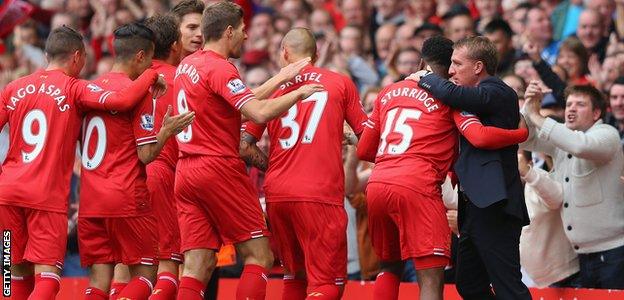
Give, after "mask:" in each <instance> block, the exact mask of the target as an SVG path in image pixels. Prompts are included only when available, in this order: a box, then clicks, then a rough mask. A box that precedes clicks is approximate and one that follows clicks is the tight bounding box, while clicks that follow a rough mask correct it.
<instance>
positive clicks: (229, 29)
mask: <svg viewBox="0 0 624 300" xmlns="http://www.w3.org/2000/svg"><path fill="white" fill-rule="evenodd" d="M233 35H234V27H232V25H228V27H227V28H226V29H225V36H227V38H228V39H231V38H232V36H233Z"/></svg>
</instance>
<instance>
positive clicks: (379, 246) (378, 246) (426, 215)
mask: <svg viewBox="0 0 624 300" xmlns="http://www.w3.org/2000/svg"><path fill="white" fill-rule="evenodd" d="M366 201H367V207H368V228H369V231H370V234H371V241H372V243H373V248H374V249H375V253H376V254H377V256H379V258H380V259H381V260H382V261H387V262H394V261H399V260H407V259H409V258H413V259H414V262H415V263H416V269H423V268H425V267H427V268H432V267H443V266H446V265H447V264H448V258H449V257H450V247H451V229H450V227H449V225H448V221H447V219H446V208H445V207H444V203H443V202H442V196H441V195H425V194H421V193H417V192H415V191H413V190H411V189H408V188H405V187H402V186H398V185H389V184H383V183H369V184H368V186H367V187H366ZM432 256H433V260H434V261H437V263H432V262H431V260H432ZM435 256H442V257H445V258H446V259H444V260H440V259H437V260H436V259H435ZM436 264H437V265H436ZM419 265H420V266H419ZM432 265H434V266H432Z"/></svg>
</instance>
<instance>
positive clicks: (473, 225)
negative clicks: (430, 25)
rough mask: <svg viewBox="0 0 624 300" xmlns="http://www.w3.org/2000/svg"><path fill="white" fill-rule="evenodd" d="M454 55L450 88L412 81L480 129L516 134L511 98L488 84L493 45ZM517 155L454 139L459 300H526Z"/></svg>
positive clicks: (463, 48)
mask: <svg viewBox="0 0 624 300" xmlns="http://www.w3.org/2000/svg"><path fill="white" fill-rule="evenodd" d="M453 48H454V51H453V56H452V58H451V61H452V62H451V67H450V69H449V75H450V76H451V78H450V81H448V80H446V79H444V78H442V77H440V76H437V75H435V74H431V73H429V74H424V76H423V74H422V73H421V74H418V73H417V74H416V75H414V76H412V77H411V78H412V79H415V80H417V81H419V85H420V86H421V87H422V88H424V89H426V90H427V91H429V93H430V94H432V95H433V96H434V97H436V98H437V99H439V100H441V101H442V102H444V103H445V104H447V105H449V106H451V107H453V108H456V109H461V110H463V111H467V112H471V113H474V114H476V115H477V116H478V117H479V119H480V120H481V122H482V123H483V124H484V125H486V126H496V127H500V128H506V129H513V128H517V126H518V123H519V119H520V114H519V108H518V97H517V95H516V93H515V92H514V90H513V89H511V88H510V87H509V86H507V85H506V84H505V83H503V82H502V81H501V80H500V79H498V78H496V77H494V76H493V75H494V74H495V72H496V66H497V54H496V48H495V47H494V45H493V44H492V43H491V42H490V41H488V40H487V39H486V38H484V37H472V38H467V39H463V40H460V41H458V42H457V43H456V44H455V45H454V46H453ZM421 76H422V77H421ZM517 152H518V146H517V145H516V146H512V147H507V148H503V149H500V150H483V149H478V148H475V147H474V146H472V145H471V144H470V143H469V142H468V141H467V140H466V139H465V138H464V137H461V138H460V154H459V158H458V160H457V162H456V164H455V172H456V173H457V175H458V177H459V182H460V191H461V192H460V201H459V227H460V238H459V245H458V250H457V251H458V252H457V253H458V261H457V278H456V279H457V283H456V284H457V290H458V292H459V293H460V295H461V296H462V297H463V298H464V299H478V300H482V299H531V295H530V293H529V290H528V289H527V287H526V286H525V285H524V284H523V283H522V281H521V278H522V274H521V273H520V254H519V242H520V232H521V230H522V226H524V225H527V224H528V223H529V217H528V214H527V209H526V205H525V203H524V193H523V188H522V183H521V182H520V175H519V174H518V159H517ZM490 283H491V284H492V286H493V288H494V293H495V294H496V296H494V294H493V293H492V289H491V288H490Z"/></svg>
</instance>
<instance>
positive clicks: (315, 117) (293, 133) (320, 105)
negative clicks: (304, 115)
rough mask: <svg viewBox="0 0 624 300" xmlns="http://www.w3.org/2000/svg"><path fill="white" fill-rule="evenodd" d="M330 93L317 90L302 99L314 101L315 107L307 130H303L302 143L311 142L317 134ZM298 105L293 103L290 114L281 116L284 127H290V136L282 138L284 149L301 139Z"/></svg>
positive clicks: (280, 140) (304, 101)
mask: <svg viewBox="0 0 624 300" xmlns="http://www.w3.org/2000/svg"><path fill="white" fill-rule="evenodd" d="M327 98H328V94H327V91H322V92H316V93H314V94H312V95H310V96H309V97H308V98H305V99H303V100H301V102H302V103H306V102H312V101H313V102H314V108H313V109H312V114H311V115H310V120H309V121H308V124H307V125H306V127H305V131H304V132H303V137H302V138H301V143H302V144H311V143H312V141H313V140H314V135H315V134H316V129H317V128H318V125H319V121H320V120H321V116H322V115H323V111H324V110H325V105H326V104H327ZM297 113H298V112H297V105H293V106H292V107H291V108H290V109H289V110H288V114H287V115H286V116H285V117H283V118H281V119H280V121H281V124H282V128H290V136H289V137H287V138H280V139H279V142H280V146H282V149H284V150H286V149H290V148H292V147H294V146H295V144H296V143H297V141H298V140H299V135H300V133H301V124H299V123H297V120H296V118H297Z"/></svg>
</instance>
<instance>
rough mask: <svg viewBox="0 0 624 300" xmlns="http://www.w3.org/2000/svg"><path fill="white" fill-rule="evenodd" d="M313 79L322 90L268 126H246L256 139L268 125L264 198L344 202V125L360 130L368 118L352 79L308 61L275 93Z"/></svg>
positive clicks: (277, 94) (277, 93) (272, 199)
mask: <svg viewBox="0 0 624 300" xmlns="http://www.w3.org/2000/svg"><path fill="white" fill-rule="evenodd" d="M311 83H317V84H322V85H323V87H324V88H325V90H324V91H322V92H317V93H314V94H312V95H311V96H310V97H308V98H306V99H303V100H301V101H299V102H297V104H295V105H294V106H292V107H291V108H290V109H289V110H288V112H285V113H284V114H283V115H282V116H281V118H279V119H275V120H273V121H271V122H269V123H267V124H266V125H257V124H253V123H251V122H249V123H248V124H247V125H246V128H245V130H246V131H247V132H249V133H250V134H252V135H254V136H255V137H256V139H258V140H259V139H260V137H261V136H262V133H263V131H264V128H265V126H266V127H267V128H268V133H269V136H270V138H271V143H270V144H271V147H270V150H269V169H268V170H267V172H266V177H265V184H264V191H265V193H266V197H267V201H268V202H276V201H315V202H322V203H330V204H338V205H343V203H344V170H343V168H342V140H343V136H344V135H343V130H344V127H343V125H344V122H345V120H346V121H347V123H348V124H349V125H350V126H351V128H352V129H353V131H354V132H355V133H356V134H360V133H361V132H362V130H363V129H364V122H366V119H367V117H366V114H365V113H364V109H363V108H362V104H361V103H360V97H359V95H358V91H357V88H356V87H355V85H354V84H353V82H352V81H351V79H349V78H348V77H346V76H343V75H340V74H338V73H335V72H332V71H329V70H326V69H321V68H317V67H314V66H311V65H310V66H308V67H306V68H304V69H303V70H302V71H301V72H300V73H299V75H297V76H296V77H295V78H294V79H292V80H291V81H289V82H287V83H285V84H284V85H282V86H281V87H280V89H279V90H278V91H277V92H276V93H275V95H274V97H278V96H281V95H284V94H286V93H289V92H291V91H293V90H295V89H297V88H299V87H300V86H302V85H304V84H311Z"/></svg>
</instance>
